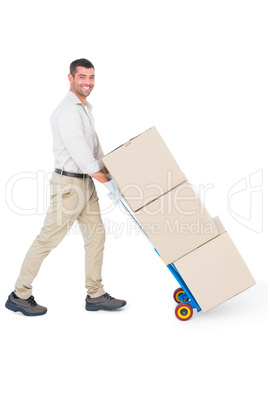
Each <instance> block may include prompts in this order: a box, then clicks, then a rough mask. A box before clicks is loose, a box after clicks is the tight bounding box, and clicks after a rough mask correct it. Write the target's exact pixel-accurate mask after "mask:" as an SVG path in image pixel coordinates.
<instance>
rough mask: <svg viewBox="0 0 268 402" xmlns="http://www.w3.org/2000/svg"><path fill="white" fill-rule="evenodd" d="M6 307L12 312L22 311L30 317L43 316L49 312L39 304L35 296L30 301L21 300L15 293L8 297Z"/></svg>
mask: <svg viewBox="0 0 268 402" xmlns="http://www.w3.org/2000/svg"><path fill="white" fill-rule="evenodd" d="M5 306H6V308H8V309H9V310H11V311H15V312H16V311H20V312H21V313H22V314H24V315H29V316H34V315H43V314H46V312H47V308H46V307H43V306H40V305H39V304H37V303H36V301H35V300H34V297H33V296H30V297H29V298H28V299H20V298H19V297H18V296H17V295H16V294H15V293H14V292H12V293H11V294H10V295H9V296H8V299H7V301H6V304H5Z"/></svg>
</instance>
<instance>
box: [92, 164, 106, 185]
mask: <svg viewBox="0 0 268 402" xmlns="http://www.w3.org/2000/svg"><path fill="white" fill-rule="evenodd" d="M108 173H109V172H108V170H107V169H106V168H103V169H101V170H99V171H98V172H96V173H93V174H91V175H90V176H91V177H93V179H96V180H98V181H99V182H101V183H106V182H107V181H110V179H109V177H108V176H107V174H108Z"/></svg>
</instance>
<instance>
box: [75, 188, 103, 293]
mask: <svg viewBox="0 0 268 402" xmlns="http://www.w3.org/2000/svg"><path fill="white" fill-rule="evenodd" d="M88 185H89V187H88V199H87V204H86V206H85V208H84V209H83V211H82V212H81V214H80V215H79V217H78V218H77V220H78V222H79V226H80V230H81V233H82V235H83V238H84V247H85V286H86V289H87V294H88V295H89V296H90V297H99V296H101V295H103V294H104V293H105V291H104V290H103V284H102V276H101V270H102V262H103V250H104V242H105V230H104V226H103V223H102V220H101V215H100V209H99V202H98V197H97V193H96V190H95V185H94V182H93V180H90V181H89V183H88Z"/></svg>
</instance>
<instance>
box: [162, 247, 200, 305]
mask: <svg viewBox="0 0 268 402" xmlns="http://www.w3.org/2000/svg"><path fill="white" fill-rule="evenodd" d="M155 251H156V252H157V254H158V255H159V253H158V251H157V250H156V249H155ZM159 257H160V255H159ZM167 267H168V269H169V270H170V272H171V273H172V275H173V276H174V278H175V279H176V281H177V282H178V283H179V285H180V286H181V288H182V289H183V290H184V293H182V294H181V295H179V297H178V299H179V300H180V302H181V303H187V304H189V305H190V306H191V307H192V308H196V310H197V312H199V311H201V307H200V306H199V304H198V303H197V301H196V300H195V298H194V296H193V295H192V293H191V291H190V289H189V288H188V286H187V285H186V283H185V282H184V280H183V279H182V277H181V275H180V273H179V271H178V270H177V268H176V267H175V265H174V264H169V265H167ZM185 295H186V296H187V299H189V300H187V302H184V299H185Z"/></svg>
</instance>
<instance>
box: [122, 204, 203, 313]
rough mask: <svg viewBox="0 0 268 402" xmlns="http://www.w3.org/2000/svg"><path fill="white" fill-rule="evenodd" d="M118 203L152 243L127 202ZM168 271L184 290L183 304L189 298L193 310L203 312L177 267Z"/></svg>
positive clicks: (181, 297)
mask: <svg viewBox="0 0 268 402" xmlns="http://www.w3.org/2000/svg"><path fill="white" fill-rule="evenodd" d="M118 201H119V202H120V204H121V205H122V207H123V208H124V209H125V211H126V212H127V214H128V215H129V216H130V218H131V219H132V220H133V221H134V222H136V224H137V225H138V226H139V228H140V230H141V232H142V233H143V234H144V236H145V237H146V238H147V240H148V241H149V242H150V243H151V245H152V242H151V241H150V239H149V237H148V236H147V234H146V233H145V232H144V230H143V228H142V227H141V225H140V224H139V222H138V221H137V220H136V219H135V218H134V216H133V215H132V213H131V212H130V209H129V207H127V205H128V204H127V202H126V200H124V201H125V202H123V199H120V198H119V199H118ZM152 246H153V245H152ZM155 251H156V252H157V254H158V255H159V257H160V258H161V256H160V254H159V253H158V251H157V250H156V249H155ZM167 267H168V269H169V270H170V272H171V273H172V275H173V276H174V278H175V279H176V280H177V282H178V283H179V285H180V286H181V288H182V289H183V290H184V293H183V294H181V295H179V297H178V299H179V300H180V302H181V303H184V299H185V295H186V296H187V299H189V300H187V302H185V303H187V304H189V305H190V306H191V307H192V308H196V309H197V312H199V311H201V308H200V306H199V304H198V303H197V301H196V300H195V298H194V296H193V295H192V293H191V292H190V289H189V288H188V286H187V285H186V283H185V282H184V280H183V279H182V277H181V275H180V274H179V272H178V270H177V268H176V267H175V265H174V264H169V265H167Z"/></svg>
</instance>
